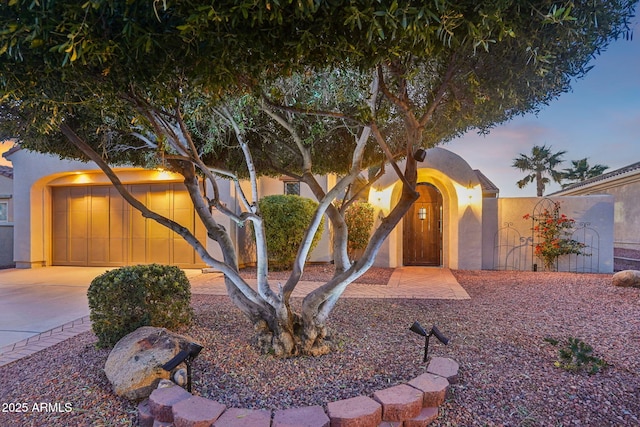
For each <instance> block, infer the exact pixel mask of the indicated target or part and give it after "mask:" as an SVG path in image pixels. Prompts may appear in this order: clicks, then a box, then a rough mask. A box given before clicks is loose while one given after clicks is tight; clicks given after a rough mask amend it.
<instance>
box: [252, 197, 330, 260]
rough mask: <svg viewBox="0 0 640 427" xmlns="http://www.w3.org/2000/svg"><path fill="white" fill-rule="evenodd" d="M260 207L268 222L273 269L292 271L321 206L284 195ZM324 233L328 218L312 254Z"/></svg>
mask: <svg viewBox="0 0 640 427" xmlns="http://www.w3.org/2000/svg"><path fill="white" fill-rule="evenodd" d="M258 207H259V209H260V213H261V214H262V218H263V220H264V228H265V234H266V239H267V251H268V256H269V266H270V269H271V270H274V271H275V270H288V269H290V268H291V267H292V265H293V262H294V261H295V259H296V255H297V253H298V248H299V247H300V243H301V242H302V238H303V237H304V232H305V230H306V229H307V227H308V226H309V224H310V223H311V220H312V218H313V214H314V212H315V211H316V209H317V208H318V203H317V202H315V201H313V200H311V199H307V198H306V197H300V196H295V195H286V194H280V195H274V196H266V197H263V198H262V199H261V200H260V202H259V203H258ZM323 230H324V218H323V219H322V223H321V224H320V227H318V230H317V231H316V234H315V235H314V236H313V241H312V243H311V251H313V248H315V247H316V245H317V244H318V241H319V240H320V237H321V236H322V232H323ZM311 251H309V253H311Z"/></svg>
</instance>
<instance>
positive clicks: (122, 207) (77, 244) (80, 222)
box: [52, 184, 206, 268]
mask: <svg viewBox="0 0 640 427" xmlns="http://www.w3.org/2000/svg"><path fill="white" fill-rule="evenodd" d="M129 188H130V191H131V193H132V194H133V195H134V197H136V198H137V199H138V200H140V201H141V202H143V203H145V204H146V205H147V206H149V207H150V208H152V209H154V210H156V211H158V213H160V214H162V215H164V216H166V217H168V218H171V219H174V220H176V221H177V222H178V223H180V224H181V225H183V226H185V227H187V228H189V229H190V230H192V231H194V229H195V233H196V235H198V236H199V237H200V238H201V239H204V238H206V232H205V230H204V226H203V225H202V224H201V223H200V221H199V220H198V221H194V212H193V206H192V205H191V202H190V199H189V196H188V194H187V193H186V190H185V189H184V186H183V185H181V184H161V185H155V184H153V185H149V184H142V185H130V186H129ZM52 194H53V199H52V211H53V212H52V214H53V220H52V232H53V236H52V250H53V257H52V258H53V262H54V264H57V265H96V266H97V265H105V266H106V265H109V266H116V265H130V264H147V263H152V262H155V263H162V264H173V265H180V266H181V267H192V268H193V267H199V266H203V265H204V264H203V263H202V262H201V260H200V259H199V257H197V256H196V255H195V252H194V250H193V249H192V248H191V246H189V245H188V244H187V243H186V242H184V240H183V239H182V237H181V236H179V235H178V234H176V233H174V232H173V231H171V230H169V229H168V228H166V227H164V226H162V225H160V224H158V223H156V222H155V221H153V220H151V219H146V218H144V217H143V216H142V214H140V212H138V211H137V210H136V209H134V208H133V207H131V206H130V205H129V204H128V203H127V202H125V201H124V199H123V198H122V197H121V196H120V194H119V193H118V192H117V191H116V190H115V188H113V187H108V186H96V187H62V188H54V189H53V191H52ZM184 203H187V204H186V206H185V205H184Z"/></svg>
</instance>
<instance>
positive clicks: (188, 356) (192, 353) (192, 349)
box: [162, 342, 204, 393]
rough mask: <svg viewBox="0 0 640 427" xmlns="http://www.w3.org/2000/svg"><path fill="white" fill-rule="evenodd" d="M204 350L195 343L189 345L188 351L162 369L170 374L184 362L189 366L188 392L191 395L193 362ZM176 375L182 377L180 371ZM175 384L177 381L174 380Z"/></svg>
mask: <svg viewBox="0 0 640 427" xmlns="http://www.w3.org/2000/svg"><path fill="white" fill-rule="evenodd" d="M203 348H204V347H202V346H201V345H200V344H196V343H194V342H192V343H189V345H188V346H187V349H186V350H181V351H180V352H179V353H178V354H176V355H175V356H174V358H173V359H171V360H169V361H168V362H167V363H165V364H164V365H162V369H164V370H165V371H168V372H171V371H173V370H174V369H175V368H176V367H177V366H178V365H179V364H181V363H183V362H184V364H185V365H187V391H188V392H189V393H191V362H193V359H195V358H196V357H198V354H200V351H201V350H202V349H203ZM176 373H177V374H178V376H180V375H181V373H180V372H179V371H178V372H176ZM174 382H177V381H175V379H174Z"/></svg>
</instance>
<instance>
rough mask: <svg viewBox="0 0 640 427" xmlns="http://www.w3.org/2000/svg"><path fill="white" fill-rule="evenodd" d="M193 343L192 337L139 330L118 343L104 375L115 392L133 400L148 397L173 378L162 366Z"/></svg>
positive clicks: (144, 329) (107, 363) (159, 330)
mask: <svg viewBox="0 0 640 427" xmlns="http://www.w3.org/2000/svg"><path fill="white" fill-rule="evenodd" d="M191 342H193V340H192V339H190V338H189V337H186V336H182V335H178V334H175V333H173V332H170V331H168V330H166V329H164V328H154V327H151V326H144V327H142V328H139V329H136V330H135V331H133V332H132V333H130V334H129V335H127V336H125V337H124V338H122V339H121V340H120V341H118V343H117V344H116V345H115V347H114V348H113V350H112V351H111V353H110V354H109V357H108V359H107V362H106V363H105V367H104V372H105V374H106V375H107V378H108V379H109V382H110V383H111V385H112V386H113V391H114V392H115V393H116V394H117V395H118V396H122V397H125V398H127V399H130V400H139V399H144V398H146V397H148V396H149V395H150V394H151V392H152V391H153V390H154V389H155V388H156V386H157V385H158V383H159V381H160V380H161V379H169V378H170V372H167V371H165V370H164V369H162V365H164V364H165V363H167V362H168V361H169V360H171V359H172V358H173V357H174V356H175V355H176V354H178V353H179V352H180V350H181V349H186V348H187V345H188V344H189V343H191Z"/></svg>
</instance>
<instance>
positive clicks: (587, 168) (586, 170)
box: [562, 157, 609, 188]
mask: <svg viewBox="0 0 640 427" xmlns="http://www.w3.org/2000/svg"><path fill="white" fill-rule="evenodd" d="M607 169H609V166H605V165H601V164H596V165H593V166H591V165H589V162H588V159H587V158H586V157H585V158H584V159H580V160H571V168H567V169H563V171H564V172H563V174H562V179H563V180H567V181H569V182H565V183H563V184H562V188H565V187H568V186H569V185H572V184H575V183H577V182H582V181H584V180H587V179H589V178H594V177H596V176H599V175H602V174H603V173H604V171H606V170H607Z"/></svg>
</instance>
